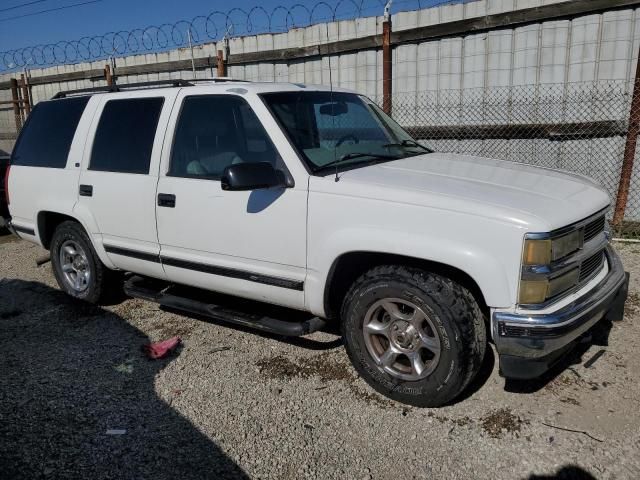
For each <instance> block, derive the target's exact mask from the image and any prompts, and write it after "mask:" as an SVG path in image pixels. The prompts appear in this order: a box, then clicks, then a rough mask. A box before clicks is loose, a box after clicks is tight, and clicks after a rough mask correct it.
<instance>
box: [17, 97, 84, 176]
mask: <svg viewBox="0 0 640 480" xmlns="http://www.w3.org/2000/svg"><path fill="white" fill-rule="evenodd" d="M88 101H89V97H78V98H69V99H63V100H52V101H48V102H40V103H38V104H37V105H36V106H35V108H34V109H33V111H32V112H31V115H29V118H28V119H27V122H26V124H25V126H24V128H23V129H22V132H21V133H20V137H19V138H18V142H17V143H16V146H15V148H14V149H13V153H12V155H11V163H12V164H13V165H21V166H25V167H49V168H65V167H66V165H67V157H68V156H69V149H70V148H71V142H72V141H73V136H74V135H75V133H76V128H77V126H78V122H80V117H81V116H82V112H84V108H85V107H86V106H87V102H88Z"/></svg>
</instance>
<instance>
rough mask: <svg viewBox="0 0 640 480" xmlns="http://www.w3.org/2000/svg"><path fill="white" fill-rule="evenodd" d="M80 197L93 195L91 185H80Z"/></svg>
mask: <svg viewBox="0 0 640 480" xmlns="http://www.w3.org/2000/svg"><path fill="white" fill-rule="evenodd" d="M80 196H81V197H93V185H80Z"/></svg>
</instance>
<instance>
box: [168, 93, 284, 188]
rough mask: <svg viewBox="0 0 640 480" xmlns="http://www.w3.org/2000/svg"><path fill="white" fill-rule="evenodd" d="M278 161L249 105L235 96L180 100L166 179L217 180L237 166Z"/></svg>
mask: <svg viewBox="0 0 640 480" xmlns="http://www.w3.org/2000/svg"><path fill="white" fill-rule="evenodd" d="M252 162H269V163H271V164H272V165H273V166H274V167H275V168H282V159H281V158H280V156H279V155H278V153H277V151H276V149H275V147H274V146H273V144H272V143H271V140H270V139H269V137H268V135H267V132H266V131H265V129H264V127H263V126H262V124H261V123H260V120H259V119H258V117H257V116H256V115H255V113H254V112H253V110H252V109H251V107H250V106H249V104H248V103H247V102H246V101H245V100H244V99H242V98H240V97H238V96H235V95H197V96H189V97H186V98H185V99H184V102H183V104H182V110H181V112H180V117H179V118H178V124H177V126H176V132H175V137H174V141H173V149H172V152H171V164H170V167H169V172H168V175H169V176H174V177H194V178H207V179H213V180H217V179H219V178H220V177H221V175H222V173H223V171H224V169H225V168H226V167H228V166H229V165H234V164H238V163H252Z"/></svg>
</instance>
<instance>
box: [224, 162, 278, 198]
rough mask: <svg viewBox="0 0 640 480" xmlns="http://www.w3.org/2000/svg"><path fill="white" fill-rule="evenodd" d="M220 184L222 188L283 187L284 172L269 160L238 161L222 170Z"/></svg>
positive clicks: (256, 188) (233, 189)
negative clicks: (274, 166) (254, 161)
mask: <svg viewBox="0 0 640 480" xmlns="http://www.w3.org/2000/svg"><path fill="white" fill-rule="evenodd" d="M220 185H221V186H222V189H223V190H229V191H246V190H259V189H262V188H273V187H285V186H287V185H286V181H285V178H284V173H283V172H281V171H280V170H276V169H275V168H273V165H271V164H270V163H269V162H258V163H238V164H236V165H229V166H228V167H226V168H225V169H224V172H222V178H221V179H220Z"/></svg>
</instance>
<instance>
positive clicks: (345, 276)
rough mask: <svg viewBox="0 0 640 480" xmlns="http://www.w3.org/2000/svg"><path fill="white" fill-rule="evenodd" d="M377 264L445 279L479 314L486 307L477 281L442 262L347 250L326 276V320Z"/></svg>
mask: <svg viewBox="0 0 640 480" xmlns="http://www.w3.org/2000/svg"><path fill="white" fill-rule="evenodd" d="M380 265H402V266H407V267H412V268H421V269H423V270H426V271H429V272H431V273H435V274H438V275H442V276H444V277H447V278H449V279H451V280H453V281H455V282H457V283H459V284H460V285H462V286H464V287H465V288H467V289H468V290H469V291H470V292H471V294H472V295H473V296H474V298H475V299H476V301H477V302H478V305H479V306H480V308H481V310H482V311H483V313H485V314H486V315H487V318H488V312H489V307H488V306H487V302H486V300H485V296H484V294H483V293H482V289H481V288H480V285H479V284H478V282H477V281H476V280H475V279H474V278H473V277H472V276H471V275H469V274H468V273H467V272H465V271H464V270H461V269H460V268H458V267H454V266H451V265H447V264H445V263H440V262H436V261H433V260H426V259H423V258H418V257H412V256H409V255H400V254H394V253H383V252H372V251H351V252H347V253H343V254H342V255H340V256H339V257H337V258H336V259H335V260H334V261H333V263H332V265H331V267H330V269H329V273H328V275H327V279H326V282H325V288H324V299H323V302H324V311H325V314H326V316H327V318H329V319H336V318H338V316H339V312H340V306H341V304H342V300H343V299H344V297H345V295H346V294H347V292H348V291H349V288H350V287H351V285H352V284H353V282H355V280H356V279H357V278H358V277H360V275H362V274H363V273H365V272H366V271H368V270H371V269H372V268H375V267H377V266H380Z"/></svg>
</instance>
